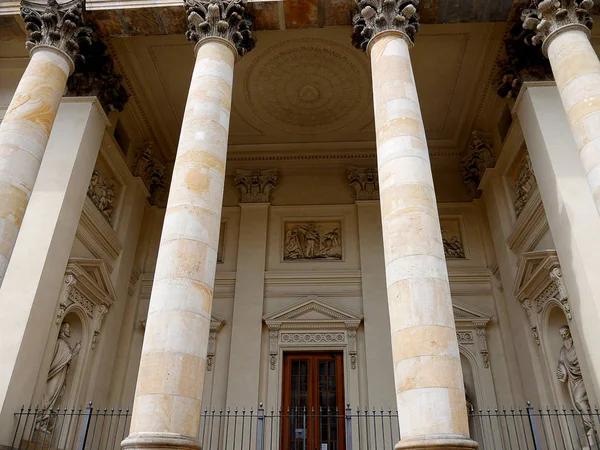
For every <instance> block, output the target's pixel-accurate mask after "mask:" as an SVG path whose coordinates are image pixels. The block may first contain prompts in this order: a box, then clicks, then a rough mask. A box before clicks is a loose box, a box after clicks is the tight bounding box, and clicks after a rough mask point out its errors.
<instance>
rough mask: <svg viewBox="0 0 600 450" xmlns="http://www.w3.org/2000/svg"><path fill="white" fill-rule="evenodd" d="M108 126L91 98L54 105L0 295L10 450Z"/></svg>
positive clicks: (0, 393) (2, 437)
mask: <svg viewBox="0 0 600 450" xmlns="http://www.w3.org/2000/svg"><path fill="white" fill-rule="evenodd" d="M108 125H109V122H108V119H107V118H106V116H105V115H104V113H103V111H102V108H101V107H100V106H99V104H98V101H97V100H96V99H94V98H77V99H63V101H62V102H61V106H60V108H59V110H58V116H57V121H56V125H55V127H54V128H53V130H52V134H51V136H50V140H49V142H48V148H47V152H46V156H45V157H44V161H43V163H42V165H41V168H40V174H39V177H38V181H37V182H36V186H35V188H34V190H33V193H32V196H31V201H30V202H29V206H28V208H27V212H26V214H25V217H24V219H23V226H22V228H21V232H20V234H19V238H18V239H17V243H16V245H15V249H14V251H13V257H12V259H11V263H10V265H9V268H8V270H7V272H6V275H5V278H4V283H3V284H2V287H1V288H0V307H1V310H2V311H4V312H3V313H2V314H0V330H2V337H1V338H0V352H1V353H2V358H1V359H0V443H3V444H8V443H10V439H12V432H13V429H14V428H13V426H14V423H13V420H14V417H13V414H14V412H15V411H16V410H17V408H18V407H20V405H22V404H27V403H29V402H31V401H32V400H33V399H32V395H33V392H34V387H35V381H36V378H37V374H38V371H39V370H36V367H38V366H37V365H38V364H40V363H41V360H42V356H43V352H44V348H45V343H46V340H47V338H48V335H49V333H50V329H51V327H52V325H54V319H55V318H56V314H57V309H58V308H57V306H58V301H59V292H60V289H61V286H62V280H63V278H64V273H65V268H66V267H67V263H68V259H69V255H70V252H71V248H72V246H73V240H74V238H75V232H76V229H77V224H78V222H79V217H80V215H81V210H82V208H83V203H84V201H85V198H86V192H87V187H88V183H89V180H90V177H91V174H92V170H93V168H94V164H95V162H96V158H97V155H98V150H99V148H100V142H101V140H102V136H103V134H104V130H105V128H106V127H107V126H108ZM40 223H43V226H40Z"/></svg>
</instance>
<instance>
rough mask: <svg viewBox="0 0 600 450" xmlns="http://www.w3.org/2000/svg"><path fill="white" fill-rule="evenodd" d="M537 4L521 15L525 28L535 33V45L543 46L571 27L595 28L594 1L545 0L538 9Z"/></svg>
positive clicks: (532, 40) (533, 38) (532, 39)
mask: <svg viewBox="0 0 600 450" xmlns="http://www.w3.org/2000/svg"><path fill="white" fill-rule="evenodd" d="M535 3H537V2H535ZM535 3H534V4H533V7H532V8H529V9H526V10H524V11H523V13H522V14H521V19H522V20H523V28H525V29H526V30H531V31H533V32H534V34H533V35H532V36H531V43H532V44H534V45H538V44H543V43H544V42H545V41H546V38H548V36H550V35H551V34H553V33H554V32H556V31H558V30H560V29H561V28H564V27H566V26H569V25H583V26H584V27H586V28H588V29H591V28H592V26H593V20H592V17H591V15H590V11H591V9H592V7H593V6H594V2H593V0H543V1H541V2H540V3H539V4H538V5H537V7H536V6H535ZM544 53H545V49H544Z"/></svg>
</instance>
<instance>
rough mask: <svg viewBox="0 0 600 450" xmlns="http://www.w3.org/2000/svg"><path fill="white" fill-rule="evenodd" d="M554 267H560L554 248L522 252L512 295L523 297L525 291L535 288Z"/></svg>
mask: <svg viewBox="0 0 600 450" xmlns="http://www.w3.org/2000/svg"><path fill="white" fill-rule="evenodd" d="M555 267H560V264H559V262H558V256H557V254H556V250H541V251H535V252H527V253H523V255H522V256H521V259H520V261H519V268H518V270H517V276H516V278H515V288H514V295H515V296H516V297H523V294H525V293H526V292H528V291H531V290H535V289H536V287H537V285H539V284H540V282H543V279H546V278H547V277H548V273H549V272H550V271H551V270H552V269H553V268H555ZM519 299H520V300H522V298H519Z"/></svg>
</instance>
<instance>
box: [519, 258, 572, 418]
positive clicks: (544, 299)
mask: <svg viewBox="0 0 600 450" xmlns="http://www.w3.org/2000/svg"><path fill="white" fill-rule="evenodd" d="M514 293H515V296H516V297H517V299H518V300H519V301H520V302H521V304H522V306H523V308H524V309H525V312H526V314H527V317H528V319H529V324H530V327H531V332H532V337H533V339H534V341H535V343H536V344H537V348H538V350H539V353H538V355H539V359H540V366H539V367H540V368H541V369H542V371H543V372H544V373H543V374H540V375H539V376H538V383H544V385H545V389H543V390H542V389H540V391H541V392H544V393H545V395H544V397H545V398H542V402H546V403H549V404H554V406H558V407H562V406H565V407H567V408H571V400H570V397H569V394H568V391H567V388H566V387H565V386H564V385H563V384H562V383H560V382H559V381H558V379H557V376H556V366H557V363H558V357H559V353H560V349H561V347H562V338H561V337H560V334H559V331H558V330H559V328H560V327H561V326H564V325H571V319H572V314H571V305H570V302H569V296H568V292H567V288H566V286H565V283H564V281H563V278H562V271H561V268H560V262H559V260H558V256H557V254H556V251H555V250H544V251H536V252H528V253H524V254H523V256H522V257H521V261H520V263H519V270H518V272H517V279H516V283H515V292H514ZM571 332H572V333H573V332H574V330H571Z"/></svg>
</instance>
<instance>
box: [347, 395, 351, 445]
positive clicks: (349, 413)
mask: <svg viewBox="0 0 600 450" xmlns="http://www.w3.org/2000/svg"><path fill="white" fill-rule="evenodd" d="M346 449H347V450H352V409H350V403H348V404H347V405H346Z"/></svg>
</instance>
